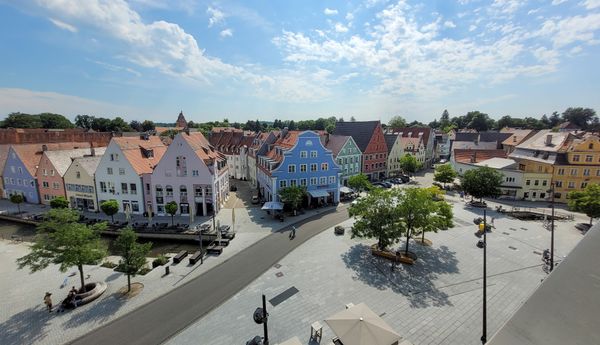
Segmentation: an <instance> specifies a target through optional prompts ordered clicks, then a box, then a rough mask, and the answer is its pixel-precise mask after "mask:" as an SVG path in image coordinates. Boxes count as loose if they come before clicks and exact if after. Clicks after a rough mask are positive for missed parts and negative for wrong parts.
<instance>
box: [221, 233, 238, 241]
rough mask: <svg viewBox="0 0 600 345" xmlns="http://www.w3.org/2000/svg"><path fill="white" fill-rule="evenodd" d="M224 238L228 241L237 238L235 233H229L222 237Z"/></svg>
mask: <svg viewBox="0 0 600 345" xmlns="http://www.w3.org/2000/svg"><path fill="white" fill-rule="evenodd" d="M221 237H222V238H224V239H227V240H233V239H234V238H235V232H228V233H225V234H222V235H221Z"/></svg>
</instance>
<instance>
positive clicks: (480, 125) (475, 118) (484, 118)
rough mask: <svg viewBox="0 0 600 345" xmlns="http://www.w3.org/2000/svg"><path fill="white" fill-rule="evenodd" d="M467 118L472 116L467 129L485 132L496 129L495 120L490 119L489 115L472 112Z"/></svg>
mask: <svg viewBox="0 0 600 345" xmlns="http://www.w3.org/2000/svg"><path fill="white" fill-rule="evenodd" d="M467 116H470V118H471V121H470V122H469V123H468V124H467V127H469V128H472V129H475V130H477V131H479V132H484V131H487V130H488V129H491V128H493V127H494V120H493V119H490V117H489V115H488V114H484V113H481V112H479V111H472V112H469V113H467Z"/></svg>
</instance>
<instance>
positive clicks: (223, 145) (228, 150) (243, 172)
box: [209, 127, 256, 180]
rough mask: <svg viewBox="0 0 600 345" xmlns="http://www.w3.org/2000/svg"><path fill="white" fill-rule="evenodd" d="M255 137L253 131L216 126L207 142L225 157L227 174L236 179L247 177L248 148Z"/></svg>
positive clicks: (246, 178)
mask: <svg viewBox="0 0 600 345" xmlns="http://www.w3.org/2000/svg"><path fill="white" fill-rule="evenodd" d="M255 137H256V135H255V134H254V133H251V132H244V131H242V130H241V129H236V128H230V127H225V128H224V127H216V128H213V130H212V132H211V133H210V137H209V142H210V145H212V146H213V147H214V148H215V149H216V150H217V151H219V152H220V153H222V154H224V155H225V157H226V158H227V165H228V167H229V169H228V170H229V176H230V177H232V178H234V179H237V180H248V179H249V177H250V176H249V174H250V172H249V170H250V169H249V164H248V150H249V147H250V146H252V143H253V140H254V138H255Z"/></svg>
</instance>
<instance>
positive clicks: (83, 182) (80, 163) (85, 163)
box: [63, 151, 102, 212]
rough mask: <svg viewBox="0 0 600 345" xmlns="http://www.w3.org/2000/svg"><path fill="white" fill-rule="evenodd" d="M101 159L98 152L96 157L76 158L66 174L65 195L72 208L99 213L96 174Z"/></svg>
mask: <svg viewBox="0 0 600 345" xmlns="http://www.w3.org/2000/svg"><path fill="white" fill-rule="evenodd" d="M101 158H102V156H100V155H97V151H96V152H95V153H94V156H89V157H79V158H75V159H73V162H72V163H71V165H70V166H69V168H68V169H67V171H66V172H65V174H64V176H63V179H64V182H65V193H66V198H67V200H68V201H69V205H70V206H71V208H74V209H79V210H86V211H92V212H93V211H98V209H99V208H98V206H99V205H98V198H97V196H96V183H95V180H94V174H95V172H96V169H97V168H98V164H99V163H100V159H101Z"/></svg>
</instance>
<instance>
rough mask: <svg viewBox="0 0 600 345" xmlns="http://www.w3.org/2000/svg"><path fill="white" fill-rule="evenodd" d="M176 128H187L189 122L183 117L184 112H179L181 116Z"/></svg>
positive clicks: (178, 118)
mask: <svg viewBox="0 0 600 345" xmlns="http://www.w3.org/2000/svg"><path fill="white" fill-rule="evenodd" d="M175 127H181V128H186V127H187V121H186V120H185V116H183V110H182V111H181V112H179V116H178V117H177V122H175Z"/></svg>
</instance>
